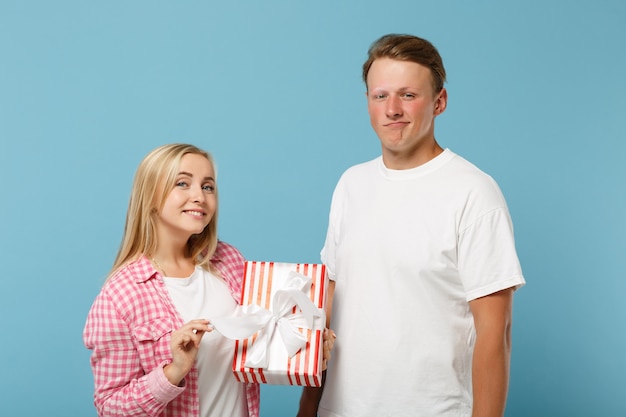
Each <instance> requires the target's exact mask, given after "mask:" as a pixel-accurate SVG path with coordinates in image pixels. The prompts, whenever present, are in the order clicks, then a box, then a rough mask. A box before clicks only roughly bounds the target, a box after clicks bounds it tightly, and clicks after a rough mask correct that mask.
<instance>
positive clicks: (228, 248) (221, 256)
mask: <svg viewBox="0 0 626 417" xmlns="http://www.w3.org/2000/svg"><path fill="white" fill-rule="evenodd" d="M211 260H212V261H214V262H225V263H231V262H235V263H240V262H243V261H244V257H243V255H242V254H241V252H240V251H239V249H237V248H236V247H234V246H233V245H231V244H230V243H226V242H224V241H223V240H218V242H217V247H216V248H215V253H213V257H212V258H211Z"/></svg>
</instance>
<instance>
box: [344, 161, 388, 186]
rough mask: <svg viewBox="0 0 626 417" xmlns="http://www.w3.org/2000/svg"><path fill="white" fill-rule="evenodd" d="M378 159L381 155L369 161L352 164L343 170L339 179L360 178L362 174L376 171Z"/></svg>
mask: <svg viewBox="0 0 626 417" xmlns="http://www.w3.org/2000/svg"><path fill="white" fill-rule="evenodd" d="M380 159H381V157H380V156H378V157H376V158H374V159H371V160H369V161H365V162H360V163H358V164H356V165H352V166H351V167H350V168H348V169H346V170H345V171H344V172H343V174H342V176H341V179H340V181H341V180H345V179H351V178H360V177H361V176H362V175H365V174H370V173H373V172H376V167H377V166H378V164H379V163H380Z"/></svg>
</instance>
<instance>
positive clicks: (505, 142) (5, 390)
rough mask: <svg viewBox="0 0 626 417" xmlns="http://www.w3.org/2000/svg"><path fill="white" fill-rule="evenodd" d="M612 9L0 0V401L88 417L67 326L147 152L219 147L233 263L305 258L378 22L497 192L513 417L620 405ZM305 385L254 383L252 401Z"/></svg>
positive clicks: (449, 139)
mask: <svg viewBox="0 0 626 417" xmlns="http://www.w3.org/2000/svg"><path fill="white" fill-rule="evenodd" d="M625 21H626V3H624V2H622V1H620V0H612V1H611V0H605V1H599V0H595V1H587V0H578V1H575V2H571V1H538V0H527V1H523V2H521V1H513V2H500V1H472V2H469V1H438V2H419V1H416V0H397V1H395V2H381V1H373V0H363V1H357V0H351V1H341V0H332V1H329V0H318V1H315V2H313V1H307V2H305V1H296V0H292V1H278V0H275V1H269V0H268V1H263V2H254V1H230V2H214V1H208V0H207V1H178V2H174V1H170V2H167V1H123V2H122V1H108V2H90V1H68V0H62V1H61V0H60V1H54V2H53V1H39V2H34V1H7V0H1V1H0V140H1V141H2V146H1V148H0V174H1V177H2V178H4V180H3V181H5V182H4V184H5V185H4V186H3V189H2V204H1V205H0V239H1V241H0V254H1V255H0V256H1V263H0V265H1V267H0V271H1V276H2V281H1V290H0V331H1V334H2V336H1V342H0V358H2V372H1V374H2V376H1V377H0V415H2V416H18V415H19V416H40V415H66V416H78V415H82V416H90V415H95V410H94V408H93V406H92V392H93V385H92V384H93V381H92V376H91V371H90V368H89V363H88V360H89V352H88V351H87V350H86V349H85V348H84V347H83V344H82V337H81V332H82V328H83V325H84V321H85V317H86V314H87V311H88V309H89V307H90V305H91V302H92V301H93V298H94V297H95V296H96V294H97V293H98V291H99V289H100V287H101V285H102V282H103V280H104V278H105V276H106V275H107V272H108V271H109V268H110V266H111V263H112V262H113V258H114V256H115V254H116V251H117V248H118V245H119V242H120V239H121V234H122V229H123V223H124V216H125V211H126V205H127V202H128V197H129V191H130V185H131V180H132V176H133V175H134V171H135V168H136V166H137V164H138V163H139V161H140V160H141V159H142V157H143V156H144V155H145V154H146V153H147V152H148V151H149V150H151V149H152V148H154V147H156V146H158V145H161V144H164V143H169V142H179V141H183V142H191V143H194V144H197V145H199V146H201V147H204V148H206V149H208V150H210V151H211V152H212V153H213V154H214V156H215V158H216V160H217V164H218V170H219V186H220V193H221V194H220V197H221V207H220V210H221V212H220V236H221V238H222V239H223V240H226V241H228V242H231V243H233V244H235V245H236V246H238V247H239V248H240V250H241V251H242V252H243V253H244V255H245V256H246V257H247V258H249V259H256V260H275V261H285V262H318V261H319V256H318V254H319V250H320V248H321V245H322V243H323V239H324V235H325V231H326V221H327V215H328V208H329V203H330V197H331V193H332V190H333V187H334V185H335V182H336V181H337V179H338V177H339V175H340V174H341V173H342V172H343V170H344V169H346V168H347V167H348V166H350V165H352V164H354V163H357V162H361V161H364V160H368V159H371V158H373V157H375V156H377V155H378V154H379V143H378V141H377V139H376V137H375V135H374V133H373V131H372V130H371V128H370V126H369V120H368V116H367V111H366V102H365V96H364V91H365V90H364V86H363V84H362V82H361V80H360V68H361V64H362V62H363V60H364V59H365V56H366V51H367V48H368V46H369V44H370V43H371V42H372V41H373V40H374V39H376V38H377V37H379V36H380V35H382V34H384V33H388V32H409V33H414V34H417V35H420V36H423V37H426V38H427V39H430V40H431V41H433V43H435V45H436V46H437V47H438V48H439V50H440V52H441V54H442V55H443V57H444V62H445V64H446V68H447V71H448V75H449V80H448V84H447V88H448V91H449V106H448V109H447V110H446V112H445V113H444V114H443V115H442V116H440V117H439V118H438V119H437V129H436V132H437V135H436V136H437V138H438V140H439V142H440V143H441V144H442V145H443V146H445V147H449V148H451V149H452V150H453V151H455V152H457V153H459V154H461V155H463V156H464V157H466V158H467V159H469V160H470V161H472V162H474V163H475V164H476V165H478V166H479V167H480V168H482V169H483V170H484V171H486V172H487V173H489V174H491V175H492V176H493V177H494V178H495V179H496V180H497V181H498V182H499V184H500V186H501V188H502V190H503V192H504V193H505V195H506V197H507V200H508V203H509V206H510V210H511V213H512V216H513V220H514V223H515V227H516V238H517V247H518V251H519V256H520V259H521V261H522V265H523V268H524V272H525V276H526V279H527V281H528V285H527V286H526V287H524V288H523V289H521V290H520V291H519V292H518V293H517V295H516V297H515V308H514V310H515V311H514V332H513V336H514V346H513V359H512V377H511V386H510V395H509V401H508V407H507V412H506V415H507V416H508V417H517V416H523V417H526V416H534V417H537V416H550V417H552V416H568V417H573V416H624V415H626V405H625V403H624V401H623V397H624V394H626V383H625V382H624V381H625V378H624V373H625V372H626V354H625V353H626V334H625V331H624V329H625V325H624V320H625V319H626V303H625V302H624V294H625V293H626V280H625V273H624V270H625V265H624V260H625V259H626V256H625V255H626V244H625V243H624V235H625V233H626V222H625V220H624V217H625V216H624V214H625V213H626V190H625V183H626V168H625V164H624V160H623V159H624V154H625V152H626V145H625V142H626V141H625V137H626V127H625V126H624V114H625V112H626V76H625V74H626V54H625V51H626V29H625V26H624V22H625ZM373 330H374V331H373V334H372V338H373V339H376V337H380V335H382V334H384V332H385V329H373ZM339 337H341V335H339ZM298 398H299V388H292V387H265V386H264V387H263V401H262V404H263V405H262V416H264V417H265V416H289V415H294V414H295V409H296V404H297V401H298Z"/></svg>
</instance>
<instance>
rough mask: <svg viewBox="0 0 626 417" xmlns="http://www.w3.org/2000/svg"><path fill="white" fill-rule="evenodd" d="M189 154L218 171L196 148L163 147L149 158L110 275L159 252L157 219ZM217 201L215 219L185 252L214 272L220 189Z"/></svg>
mask: <svg viewBox="0 0 626 417" xmlns="http://www.w3.org/2000/svg"><path fill="white" fill-rule="evenodd" d="M187 154H196V155H202V156H204V157H205V158H206V159H207V160H208V161H209V162H210V163H211V165H212V166H213V169H215V163H214V162H213V157H212V156H211V154H209V153H208V152H206V151H204V150H202V149H200V148H198V147H196V146H194V145H188V144H182V143H174V144H169V145H163V146H160V147H158V148H156V149H154V150H153V151H152V152H150V153H149V154H148V155H146V156H145V158H144V159H143V160H142V161H141V163H140V164H139V167H138V168H137V172H136V173H135V179H134V181H133V188H132V191H131V195H130V202H129V203H128V212H127V213H126V225H125V226H124V237H123V238H122V243H121V245H120V249H119V251H118V253H117V257H116V258H115V262H114V263H113V268H112V271H111V275H113V274H114V273H115V272H116V271H118V270H119V269H120V268H122V267H124V266H125V265H127V264H128V263H130V262H133V261H135V260H137V259H139V258H140V257H141V256H142V255H147V256H150V255H151V254H153V253H154V251H155V250H156V248H157V241H156V223H155V215H156V214H157V213H158V212H159V211H160V210H161V209H162V208H163V205H164V203H165V200H166V198H167V196H168V195H169V193H170V192H171V191H172V189H173V188H174V185H175V181H176V176H177V174H178V171H179V167H180V161H181V159H182V158H183V156H185V155H187ZM215 201H216V209H215V214H214V215H213V218H212V219H211V221H210V223H209V224H208V225H207V226H206V227H205V228H204V230H203V231H202V232H201V233H198V234H196V235H192V236H191V237H190V238H189V240H188V241H187V247H186V252H185V255H186V256H189V257H192V258H193V259H195V260H196V262H197V263H198V264H199V265H201V266H202V267H203V268H205V269H212V268H211V266H210V263H209V261H210V259H211V257H212V256H213V254H214V253H215V249H216V248H217V206H218V204H217V202H218V198H217V185H216V187H215ZM111 275H110V276H111Z"/></svg>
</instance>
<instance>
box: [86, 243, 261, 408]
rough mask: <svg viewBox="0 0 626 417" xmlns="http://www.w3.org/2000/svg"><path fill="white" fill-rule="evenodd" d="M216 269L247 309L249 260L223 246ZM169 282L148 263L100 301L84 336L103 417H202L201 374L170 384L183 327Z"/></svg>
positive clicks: (124, 273)
mask: <svg viewBox="0 0 626 417" xmlns="http://www.w3.org/2000/svg"><path fill="white" fill-rule="evenodd" d="M211 263H212V265H213V266H214V267H215V268H216V269H217V270H218V271H219V273H220V274H221V276H222V277H223V278H224V280H225V281H226V283H227V284H228V287H229V289H230V292H231V294H232V296H233V298H234V299H235V300H236V301H237V303H239V302H240V301H241V281H242V279H243V268H244V258H243V256H242V255H241V253H240V252H239V251H238V250H237V249H235V248H234V247H233V246H231V245H229V244H227V243H225V242H219V243H218V246H217V249H216V251H215V255H213V258H212V259H211ZM183 324H184V323H183V319H182V318H181V317H180V315H179V314H178V312H177V311H176V309H175V308H174V305H173V303H172V301H171V299H170V297H169V293H168V292H167V289H166V287H165V284H164V283H163V279H162V277H161V275H160V274H159V272H157V271H156V270H155V269H154V267H153V266H152V264H151V263H150V261H149V260H148V259H147V258H146V257H141V258H140V259H138V260H137V261H135V262H132V263H130V264H128V265H127V266H125V267H124V268H123V269H121V270H120V271H118V272H117V273H116V274H115V275H114V276H112V277H111V278H110V279H109V280H108V281H107V283H106V284H105V285H104V287H103V288H102V291H101V292H100V294H99V295H98V296H97V297H96V299H95V301H94V303H93V305H92V307H91V310H90V311H89V315H88V316H87V323H86V324H85V329H84V331H83V339H84V342H85V346H87V348H88V349H91V350H92V351H93V352H92V355H91V367H92V370H93V375H94V383H95V393H94V404H95V406H96V409H97V410H98V414H99V415H100V416H126V417H128V416H168V417H169V416H175V417H192V416H198V414H199V400H198V395H197V390H198V370H197V369H196V368H195V367H193V368H192V369H191V371H190V372H189V374H187V376H186V377H185V381H184V384H183V386H182V387H177V386H174V385H172V384H170V382H169V381H168V380H167V378H166V377H165V374H164V372H163V366H165V365H166V364H168V363H170V361H171V351H170V335H171V333H172V331H174V330H176V329H178V328H180V327H181V326H182V325H183ZM246 397H247V400H248V411H249V416H250V417H258V416H259V385H258V384H248V385H247V386H246Z"/></svg>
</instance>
